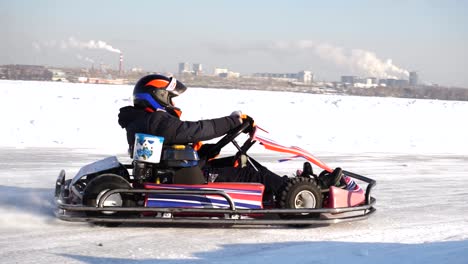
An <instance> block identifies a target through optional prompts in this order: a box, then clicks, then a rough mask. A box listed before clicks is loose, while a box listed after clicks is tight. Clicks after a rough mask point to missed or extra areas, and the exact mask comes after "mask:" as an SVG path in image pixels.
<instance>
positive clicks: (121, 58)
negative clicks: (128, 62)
mask: <svg viewBox="0 0 468 264" xmlns="http://www.w3.org/2000/svg"><path fill="white" fill-rule="evenodd" d="M122 64H123V54H122V53H120V59H119V75H120V76H122V71H123V68H122V67H123V65H122Z"/></svg>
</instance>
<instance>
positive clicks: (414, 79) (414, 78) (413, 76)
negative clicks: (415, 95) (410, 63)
mask: <svg viewBox="0 0 468 264" xmlns="http://www.w3.org/2000/svg"><path fill="white" fill-rule="evenodd" d="M409 85H411V86H417V85H418V73H417V72H415V71H412V72H410V73H409Z"/></svg>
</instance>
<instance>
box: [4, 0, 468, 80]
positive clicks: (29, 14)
mask: <svg viewBox="0 0 468 264" xmlns="http://www.w3.org/2000/svg"><path fill="white" fill-rule="evenodd" d="M467 7H468V2H464V1H456V0H449V1H433V0H426V1H423V0H417V1H404V0H398V1H384V0H382V1H370V0H367V1H364V0H362V1H349V2H348V1H344V0H342V1H337V0H335V1H327V3H322V2H318V3H316V2H314V1H305V0H302V1H299V0H296V1H245V0H241V1H194V2H185V1H143V0H140V1H109V0H104V1H97V2H95V1H89V0H84V1H79V2H66V1H54V0H45V1H37V2H36V1H31V0H19V1H14V2H13V1H0V21H1V25H3V27H0V34H1V35H2V39H3V41H1V42H0V64H42V65H53V66H67V67H73V66H80V67H90V66H91V64H92V62H94V64H95V65H99V64H100V63H103V64H107V65H109V66H110V67H111V68H117V67H118V60H119V53H120V52H122V54H123V56H124V67H125V69H127V70H128V69H130V68H133V67H139V68H143V69H145V70H148V71H163V72H176V71H177V64H178V63H179V62H190V63H201V64H203V66H204V68H205V70H206V71H207V72H210V71H212V70H213V69H214V68H215V67H220V68H228V69H230V70H232V71H235V72H240V73H242V74H249V73H254V72H298V71H301V70H310V71H312V72H313V73H314V74H315V76H316V79H318V80H327V81H332V80H339V78H340V76H341V75H358V76H362V77H367V76H372V77H378V78H385V77H398V78H407V75H408V71H417V72H418V73H419V76H420V79H421V81H422V82H427V83H437V84H440V85H448V86H461V87H468V70H467V69H468V52H467V48H466V47H468V34H467V33H468V30H467V26H466V25H468V18H467V17H466V15H465V12H464V10H467Z"/></svg>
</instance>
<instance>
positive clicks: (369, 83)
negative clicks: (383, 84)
mask: <svg viewBox="0 0 468 264" xmlns="http://www.w3.org/2000/svg"><path fill="white" fill-rule="evenodd" d="M376 86H377V79H376V78H374V77H369V78H355V79H354V83H353V87H358V88H372V87H376Z"/></svg>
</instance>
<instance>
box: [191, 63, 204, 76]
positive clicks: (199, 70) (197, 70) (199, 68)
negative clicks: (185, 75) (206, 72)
mask: <svg viewBox="0 0 468 264" xmlns="http://www.w3.org/2000/svg"><path fill="white" fill-rule="evenodd" d="M192 69H193V74H195V75H197V76H198V75H202V73H203V67H202V65H201V63H194V64H193V65H192Z"/></svg>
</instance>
